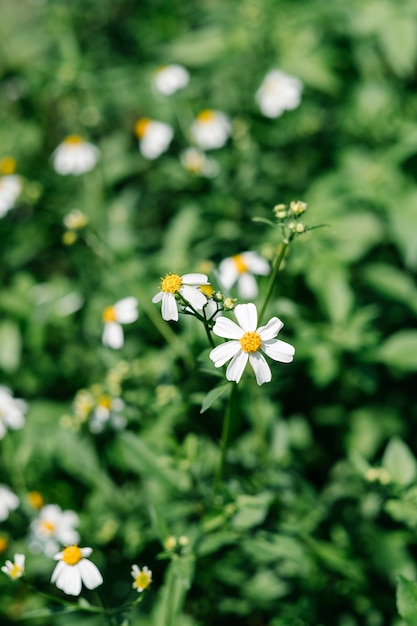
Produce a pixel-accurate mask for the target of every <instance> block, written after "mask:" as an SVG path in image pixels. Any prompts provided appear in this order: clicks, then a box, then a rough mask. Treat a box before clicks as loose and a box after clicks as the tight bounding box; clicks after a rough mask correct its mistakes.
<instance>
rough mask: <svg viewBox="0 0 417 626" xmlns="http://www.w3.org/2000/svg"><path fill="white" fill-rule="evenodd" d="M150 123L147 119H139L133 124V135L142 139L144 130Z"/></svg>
mask: <svg viewBox="0 0 417 626" xmlns="http://www.w3.org/2000/svg"><path fill="white" fill-rule="evenodd" d="M150 123H151V120H150V119H149V117H141V118H140V119H139V120H138V121H137V122H136V124H135V135H136V137H139V139H142V137H144V136H145V133H146V130H147V128H148V126H149V124H150Z"/></svg>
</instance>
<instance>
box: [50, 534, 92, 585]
mask: <svg viewBox="0 0 417 626" xmlns="http://www.w3.org/2000/svg"><path fill="white" fill-rule="evenodd" d="M92 551H93V550H92V548H79V547H78V546H75V545H74V546H68V547H67V548H65V549H64V550H62V552H58V554H56V555H55V556H54V559H55V560H56V561H59V562H58V563H57V564H56V566H55V569H54V571H53V572H52V577H51V583H55V584H56V586H57V587H58V589H62V591H63V592H64V593H66V594H67V595H69V596H79V595H80V593H81V587H82V584H84V585H85V586H86V587H87V589H95V588H96V587H98V586H99V585H101V584H102V582H103V577H102V575H101V574H100V572H99V570H98V568H97V566H96V565H94V563H92V562H91V561H89V560H88V559H87V558H86V557H88V556H90V554H91V553H92Z"/></svg>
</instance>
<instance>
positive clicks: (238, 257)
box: [232, 254, 248, 274]
mask: <svg viewBox="0 0 417 626" xmlns="http://www.w3.org/2000/svg"><path fill="white" fill-rule="evenodd" d="M232 260H233V263H234V264H235V267H236V269H237V271H238V272H239V274H244V273H245V272H247V271H248V266H247V264H246V262H245V259H244V257H243V254H235V256H232Z"/></svg>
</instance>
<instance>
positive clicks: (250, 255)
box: [219, 252, 270, 300]
mask: <svg viewBox="0 0 417 626" xmlns="http://www.w3.org/2000/svg"><path fill="white" fill-rule="evenodd" d="M269 272H270V268H269V263H268V262H267V261H266V260H265V259H263V258H262V257H261V256H259V254H257V253H256V252H242V253H241V254H235V255H234V256H231V257H228V258H227V259H223V261H221V263H220V265H219V282H220V284H221V286H222V287H224V289H227V290H228V289H230V288H231V287H232V286H233V285H234V284H235V283H237V291H238V294H239V297H241V298H247V299H248V300H249V299H252V298H256V296H257V295H258V285H257V283H256V279H255V278H254V276H253V274H257V275H259V276H266V275H267V274H269Z"/></svg>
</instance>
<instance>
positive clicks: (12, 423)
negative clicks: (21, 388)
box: [0, 386, 27, 439]
mask: <svg viewBox="0 0 417 626" xmlns="http://www.w3.org/2000/svg"><path fill="white" fill-rule="evenodd" d="M26 410H27V404H26V402H25V401H24V400H20V399H19V398H14V397H13V394H12V392H11V391H10V389H8V388H7V387H2V386H0V439H3V437H4V436H5V434H6V432H7V430H9V429H11V430H18V429H20V428H23V426H24V424H25V412H26Z"/></svg>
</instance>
